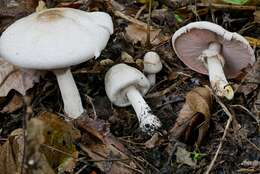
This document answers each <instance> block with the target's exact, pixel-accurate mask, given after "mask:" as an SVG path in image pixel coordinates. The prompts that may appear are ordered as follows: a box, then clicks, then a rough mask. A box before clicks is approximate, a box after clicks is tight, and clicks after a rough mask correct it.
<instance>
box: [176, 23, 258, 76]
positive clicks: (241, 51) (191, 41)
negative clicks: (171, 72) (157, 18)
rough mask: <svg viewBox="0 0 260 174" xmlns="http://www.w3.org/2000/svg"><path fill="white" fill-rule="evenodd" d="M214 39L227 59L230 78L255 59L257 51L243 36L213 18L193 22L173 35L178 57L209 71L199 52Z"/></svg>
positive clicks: (193, 66)
mask: <svg viewBox="0 0 260 174" xmlns="http://www.w3.org/2000/svg"><path fill="white" fill-rule="evenodd" d="M212 42H217V43H219V44H220V45H221V51H220V54H221V55H222V56H223V57H224V59H225V65H224V68H223V69H224V72H225V75H226V76H227V77H228V78H234V77H236V76H237V75H239V74H240V72H241V70H242V69H243V68H246V67H247V66H248V65H252V64H253V63H254V62H255V55H254V51H253V49H252V48H251V47H250V45H249V43H248V41H247V40H246V39H245V38H244V37H243V36H241V35H239V34H238V33H232V32H229V31H227V30H225V29H224V28H222V27H221V26H219V25H217V24H214V23H211V22H206V21H201V22H193V23H190V24H188V25H186V26H184V27H182V28H180V29H179V30H178V31H176V32H175V33H174V35H173V36H172V46H173V48H174V50H175V53H176V54H177V56H178V57H179V59H181V61H182V62H183V63H184V64H186V65H187V66H188V67H189V68H191V69H192V70H194V71H197V72H199V73H202V74H208V70H207V69H206V67H205V65H204V64H203V62H202V61H201V60H200V59H199V56H200V55H201V54H202V52H203V51H204V50H206V49H208V46H209V44H210V43H212Z"/></svg>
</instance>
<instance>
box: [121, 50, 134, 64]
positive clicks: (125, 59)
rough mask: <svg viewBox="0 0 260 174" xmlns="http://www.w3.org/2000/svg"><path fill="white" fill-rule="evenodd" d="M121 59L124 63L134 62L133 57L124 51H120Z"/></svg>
mask: <svg viewBox="0 0 260 174" xmlns="http://www.w3.org/2000/svg"><path fill="white" fill-rule="evenodd" d="M121 60H122V62H125V63H135V61H134V58H133V57H132V56H131V55H130V54H128V53H127V52H125V51H122V52H121Z"/></svg>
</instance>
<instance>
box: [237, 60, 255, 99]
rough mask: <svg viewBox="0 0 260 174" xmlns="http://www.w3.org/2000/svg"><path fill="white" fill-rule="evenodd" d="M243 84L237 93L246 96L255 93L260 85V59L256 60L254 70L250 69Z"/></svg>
mask: <svg viewBox="0 0 260 174" xmlns="http://www.w3.org/2000/svg"><path fill="white" fill-rule="evenodd" d="M242 81H243V83H242V84H241V85H240V86H239V87H238V89H237V92H240V93H243V94H244V95H245V96H247V95H248V94H250V93H252V92H255V91H256V89H257V88H258V85H259V84H260V59H259V57H258V58H257V59H256V62H255V63H254V65H253V67H252V68H249V70H248V73H247V74H246V76H245V77H244V79H242Z"/></svg>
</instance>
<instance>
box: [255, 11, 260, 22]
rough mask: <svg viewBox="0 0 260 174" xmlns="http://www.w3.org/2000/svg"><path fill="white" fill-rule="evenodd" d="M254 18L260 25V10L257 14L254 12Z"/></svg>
mask: <svg viewBox="0 0 260 174" xmlns="http://www.w3.org/2000/svg"><path fill="white" fill-rule="evenodd" d="M254 16H255V19H254V20H255V22H256V23H258V24H259V23H260V10H256V11H255V12H254Z"/></svg>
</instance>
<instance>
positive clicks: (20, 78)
mask: <svg viewBox="0 0 260 174" xmlns="http://www.w3.org/2000/svg"><path fill="white" fill-rule="evenodd" d="M38 81H39V72H37V71H33V70H25V69H19V68H17V67H15V66H14V65H12V64H10V63H9V62H7V61H5V60H3V59H2V58H0V97H4V96H6V95H7V94H8V92H9V91H10V90H12V89H14V90H16V91H18V92H19V93H20V94H22V95H25V92H26V91H27V90H28V89H30V88H32V87H33V85H34V83H36V82H38Z"/></svg>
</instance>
